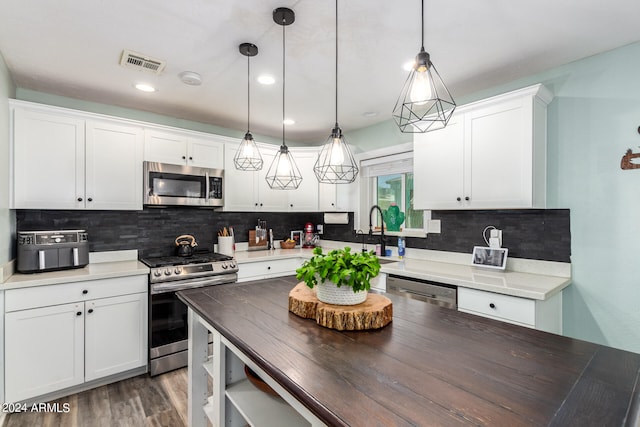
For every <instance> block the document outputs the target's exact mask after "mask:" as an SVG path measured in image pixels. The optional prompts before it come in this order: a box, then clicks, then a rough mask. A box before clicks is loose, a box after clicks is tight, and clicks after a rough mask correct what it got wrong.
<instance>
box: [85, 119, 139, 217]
mask: <svg viewBox="0 0 640 427" xmlns="http://www.w3.org/2000/svg"><path fill="white" fill-rule="evenodd" d="M142 132H143V131H142V128H140V127H135V126H123V125H122V124H119V123H114V122H110V121H102V120H101V121H98V120H89V121H87V123H86V135H87V136H86V149H85V159H86V161H85V165H86V170H85V177H86V178H85V185H86V190H85V194H86V200H87V201H86V204H85V206H86V207H87V208H88V209H102V210H107V209H122V210H127V209H128V210H135V209H141V208H142V191H140V189H141V188H142V178H143V177H142V148H143V147H142V138H143V133H142Z"/></svg>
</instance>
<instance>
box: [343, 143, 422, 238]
mask: <svg viewBox="0 0 640 427" xmlns="http://www.w3.org/2000/svg"><path fill="white" fill-rule="evenodd" d="M357 157H358V162H359V164H360V171H361V175H360V177H359V178H360V179H359V189H358V190H359V194H360V197H359V199H360V200H359V201H360V203H359V207H360V212H359V215H358V221H356V224H355V228H356V230H361V231H363V232H364V233H365V234H366V233H367V232H368V231H369V212H370V209H371V206H373V205H374V204H376V202H377V200H376V199H375V197H376V190H377V189H376V176H383V175H385V174H386V175H391V174H393V173H402V174H403V175H404V174H406V173H407V172H413V143H406V144H399V145H396V146H393V147H385V148H381V149H377V150H372V151H367V152H364V153H360V154H359V155H358V156H357ZM403 160H404V161H407V160H410V161H411V168H410V170H405V171H404V172H393V170H392V169H390V170H389V173H384V174H383V173H380V172H381V170H380V167H382V166H380V165H385V164H391V163H392V162H397V161H403ZM375 165H378V166H379V167H378V168H376V169H378V171H377V172H375V171H374V172H372V173H374V174H373V175H372V176H370V172H369V171H370V169H369V168H371V167H374V166H375ZM372 169H373V168H372ZM402 185H403V198H404V197H405V195H404V186H405V185H406V183H405V182H404V179H403V184H402ZM414 185H415V180H414ZM414 190H415V188H414ZM422 213H423V223H422V228H421V229H418V228H412V229H403V230H402V231H385V233H384V234H385V235H389V236H404V237H426V236H427V232H428V224H429V221H430V220H431V211H430V210H423V211H422ZM379 216H380V215H379V214H377V217H378V218H379ZM374 226H375V225H374Z"/></svg>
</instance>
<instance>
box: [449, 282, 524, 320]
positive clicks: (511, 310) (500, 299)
mask: <svg viewBox="0 0 640 427" xmlns="http://www.w3.org/2000/svg"><path fill="white" fill-rule="evenodd" d="M535 304H536V303H535V301H534V300H530V299H526V298H518V297H513V296H510V295H502V294H496V293H493V292H485V291H479V290H477V289H469V288H462V287H459V288H458V310H460V311H464V312H467V313H472V314H478V315H480V316H485V317H490V318H495V319H498V320H504V321H506V322H515V323H519V324H523V325H527V326H532V327H534V326H535V322H536V318H535V317H536V305H535Z"/></svg>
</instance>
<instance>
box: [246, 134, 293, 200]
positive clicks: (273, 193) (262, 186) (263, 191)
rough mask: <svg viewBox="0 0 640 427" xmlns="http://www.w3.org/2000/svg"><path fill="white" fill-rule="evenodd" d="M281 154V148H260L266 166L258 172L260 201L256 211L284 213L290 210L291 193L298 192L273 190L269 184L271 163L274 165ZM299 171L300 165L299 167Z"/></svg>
mask: <svg viewBox="0 0 640 427" xmlns="http://www.w3.org/2000/svg"><path fill="white" fill-rule="evenodd" d="M278 152H279V147H275V146H274V147H273V148H272V147H268V148H264V146H260V153H261V154H262V159H263V160H264V166H263V167H262V170H260V172H258V192H257V194H258V200H257V201H256V203H257V206H256V207H254V209H257V210H260V211H268V212H282V211H288V210H289V192H291V191H298V190H273V189H271V187H269V184H267V181H266V179H265V177H266V176H267V172H268V171H269V168H270V167H271V163H273V159H274V158H275V157H276V155H277V154H278ZM294 160H295V162H296V164H297V163H298V159H297V158H295V157H294ZM297 166H298V169H299V168H300V165H298V164H297Z"/></svg>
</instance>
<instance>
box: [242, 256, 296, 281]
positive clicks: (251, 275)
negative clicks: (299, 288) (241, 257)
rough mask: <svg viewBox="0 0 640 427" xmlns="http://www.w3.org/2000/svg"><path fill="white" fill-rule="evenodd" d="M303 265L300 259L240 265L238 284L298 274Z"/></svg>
mask: <svg viewBox="0 0 640 427" xmlns="http://www.w3.org/2000/svg"><path fill="white" fill-rule="evenodd" d="M301 265H302V260H301V259H300V258H286V259H273V260H268V261H254V262H246V263H241V264H239V265H238V282H246V281H248V280H260V279H269V278H272V277H280V276H288V275H290V274H296V269H297V268H299V267H300V266H301Z"/></svg>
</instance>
